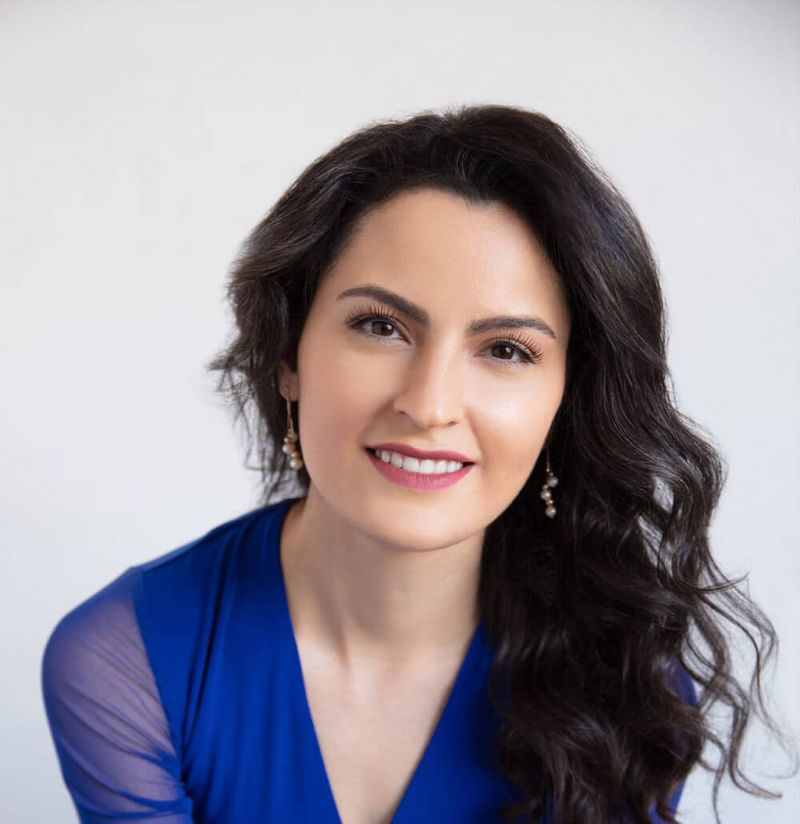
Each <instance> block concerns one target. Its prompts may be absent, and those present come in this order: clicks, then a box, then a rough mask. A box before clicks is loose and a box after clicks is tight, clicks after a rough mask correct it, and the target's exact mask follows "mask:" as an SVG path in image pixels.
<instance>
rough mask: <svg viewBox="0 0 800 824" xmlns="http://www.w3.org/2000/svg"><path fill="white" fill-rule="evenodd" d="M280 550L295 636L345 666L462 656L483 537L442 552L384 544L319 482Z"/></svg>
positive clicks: (474, 610) (474, 619)
mask: <svg viewBox="0 0 800 824" xmlns="http://www.w3.org/2000/svg"><path fill="white" fill-rule="evenodd" d="M280 544H281V548H280V554H281V565H282V569H283V575H284V582H285V585H286V592H287V597H288V599H289V606H290V612H291V617H292V626H293V629H294V633H295V636H296V637H297V638H298V639H299V638H301V637H302V638H304V639H307V640H310V641H311V642H312V643H314V644H316V643H320V644H323V645H325V646H326V647H327V648H328V649H330V650H333V651H334V652H335V653H336V655H337V657H339V658H340V660H341V662H342V665H343V666H344V667H346V668H350V667H355V666H358V665H359V663H360V662H370V663H371V664H373V665H374V664H378V665H380V666H382V665H386V666H393V665H403V664H404V663H410V662H420V661H424V660H436V659H440V658H441V656H442V655H455V656H458V655H460V654H461V653H462V652H463V650H464V648H465V645H466V644H468V643H469V640H470V639H471V637H472V635H473V633H474V631H475V628H476V626H477V623H478V581H479V576H480V561H481V549H482V546H483V533H480V534H477V535H474V536H470V537H469V538H468V539H466V540H464V541H461V542H459V543H457V544H453V545H451V546H445V547H439V548H435V549H425V550H420V549H410V548H408V547H401V546H397V545H393V544H388V543H384V542H381V541H380V540H378V539H376V538H375V537H374V536H370V535H366V534H365V533H364V532H361V531H359V529H358V526H357V525H353V524H352V523H349V522H347V521H345V520H344V519H343V518H342V516H341V514H340V513H338V512H337V511H336V510H334V509H332V508H331V507H330V505H329V504H328V503H327V502H326V501H325V500H324V499H322V498H321V497H320V496H319V494H318V493H317V492H316V490H315V489H314V486H313V484H312V485H311V487H310V489H309V494H308V496H307V497H306V498H305V499H303V500H301V501H298V502H297V503H295V504H293V505H292V506H291V508H290V509H289V512H288V513H287V515H286V520H285V522H284V525H283V530H282V532H281V541H280Z"/></svg>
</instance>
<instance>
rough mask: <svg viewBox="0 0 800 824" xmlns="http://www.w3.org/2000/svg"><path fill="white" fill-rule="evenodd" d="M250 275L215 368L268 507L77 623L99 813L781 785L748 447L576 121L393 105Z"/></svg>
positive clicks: (60, 737) (71, 618)
mask: <svg viewBox="0 0 800 824" xmlns="http://www.w3.org/2000/svg"><path fill="white" fill-rule="evenodd" d="M229 295H230V298H231V302H232V306H233V309H234V312H235V317H236V323H237V335H236V337H235V339H234V340H233V341H232V342H231V344H230V346H229V347H228V348H227V349H226V350H225V351H224V352H222V353H221V354H220V355H219V356H218V357H217V358H216V359H215V360H214V361H213V362H212V363H211V364H210V368H211V369H213V370H217V371H219V372H220V389H221V390H222V391H224V392H227V393H229V395H230V397H231V398H232V399H233V401H234V402H235V404H236V408H237V412H238V415H239V419H240V420H243V421H244V422H245V424H246V425H247V429H248V432H249V434H250V435H251V438H252V439H251V447H253V449H254V450H255V454H256V457H257V459H258V460H257V466H258V467H259V468H260V471H261V473H262V480H263V484H264V498H263V505H262V506H260V507H259V508H257V509H255V510H253V511H252V512H248V513H246V514H244V515H242V516H241V517H239V518H237V519H235V520H233V521H230V522H227V523H225V524H222V525H219V526H217V527H216V528H215V529H213V530H211V531H210V532H208V533H207V534H206V535H204V536H202V537H200V538H198V539H197V540H195V541H193V542H191V543H190V544H188V545H186V546H183V547H180V548H178V549H175V550H174V551H172V552H170V553H168V554H166V555H162V556H160V557H157V558H156V559H155V560H153V561H150V562H149V563H145V564H141V565H139V566H136V567H133V568H131V569H129V570H127V571H126V572H125V573H124V574H123V575H121V576H120V577H119V578H117V579H116V580H115V581H113V582H111V583H110V584H109V585H108V586H106V587H105V588H104V589H103V590H101V591H100V592H99V593H97V594H95V595H94V596H92V597H91V598H90V599H89V600H88V601H86V602H85V603H83V604H81V605H80V606H78V607H77V608H76V609H75V610H73V611H72V612H71V613H70V614H69V615H67V616H66V617H65V618H64V619H62V621H61V622H60V623H59V625H58V627H57V628H56V629H55V630H54V632H53V635H52V637H51V639H50V641H49V643H48V646H47V650H46V652H45V658H44V666H43V679H44V694H45V699H46V706H47V711H48V717H49V720H50V724H51V728H52V731H53V735H54V740H55V743H56V748H57V751H58V755H59V757H60V760H61V765H62V771H63V774H64V777H65V780H66V783H67V785H68V787H69V789H70V791H71V793H72V796H73V798H74V801H75V804H76V806H77V809H78V811H79V814H80V817H81V820H82V821H85V822H95V821H107V820H109V819H115V818H124V817H131V818H136V819H137V820H138V819H156V818H157V819H158V820H159V821H161V822H189V821H194V822H219V823H220V824H222V822H226V824H227V823H230V824H242V822H251V821H252V822H256V821H258V822H273V821H275V822H289V821H291V822H328V821H330V822H335V821H339V820H341V821H343V822H345V824H375V822H394V824H404V822H427V821H437V822H459V824H461V823H463V822H489V821H501V820H515V821H524V822H535V821H547V822H551V821H552V822H556V821H558V822H567V823H568V824H572V823H573V822H592V824H595V823H596V822H622V821H626V822H628V821H629V822H650V821H653V822H658V821H675V820H676V818H675V811H676V809H677V804H678V800H679V798H680V794H681V790H682V787H683V782H684V781H685V779H686V776H687V775H688V773H689V772H690V770H691V769H692V767H693V766H695V765H696V764H697V763H699V760H700V755H701V751H702V749H703V746H704V744H705V743H706V742H710V743H712V744H714V745H716V746H717V747H718V749H719V751H720V755H721V758H720V761H719V764H718V766H717V768H716V769H717V774H718V775H721V774H722V773H723V772H724V771H725V770H726V769H727V770H728V771H729V772H730V774H731V775H732V776H733V778H734V779H735V780H736V781H737V783H739V785H740V786H742V787H743V788H744V789H747V790H748V791H756V792H758V791H759V789H758V788H755V787H754V786H753V785H752V784H749V783H747V781H746V779H744V778H743V776H742V774H741V772H740V768H739V748H740V743H741V741H742V736H743V732H744V729H745V726H746V723H747V720H748V716H749V714H750V710H751V706H752V705H753V702H755V704H756V705H757V706H759V707H760V706H761V703H760V702H761V696H760V694H759V693H758V691H753V692H747V691H745V690H743V689H742V688H741V687H740V686H739V685H738V683H737V682H736V681H735V680H734V678H733V676H732V674H731V668H730V664H729V657H728V656H729V648H728V646H727V643H728V642H727V641H726V638H725V636H724V634H723V626H722V623H721V622H722V619H723V618H724V619H726V620H727V621H728V622H738V626H740V627H741V628H744V629H745V630H747V631H749V629H748V627H750V628H753V630H754V631H755V633H756V635H757V636H758V637H757V641H756V642H755V643H756V645H757V649H758V650H759V656H758V658H757V662H756V666H757V669H758V671H759V672H760V671H761V670H762V669H763V666H764V665H765V662H766V659H767V657H768V656H769V654H770V653H771V652H772V647H773V642H774V632H773V629H772V626H771V624H770V623H769V621H768V620H767V619H766V617H765V616H764V615H763V614H762V613H761V612H760V611H759V610H758V608H757V607H756V606H755V605H754V604H752V603H751V602H750V601H749V600H748V599H747V597H746V596H745V595H744V594H743V593H742V592H741V591H740V590H738V589H737V588H736V583H738V582H732V581H728V580H727V579H725V578H724V577H723V575H722V574H721V572H720V571H719V569H718V567H717V566H716V565H715V562H714V560H713V558H712V556H711V554H710V552H709V547H708V540H707V529H708V524H709V521H710V519H711V516H712V513H713V511H714V508H715V506H716V503H717V500H718V498H719V495H720V491H721V487H722V483H723V481H722V477H723V471H722V470H723V467H722V462H721V459H720V457H719V455H718V454H717V452H716V451H715V450H714V449H713V448H712V447H711V446H710V445H709V444H708V443H707V442H706V441H705V440H703V438H702V437H701V436H700V435H699V434H698V433H697V432H696V431H695V430H694V429H693V428H692V426H691V425H690V421H689V420H688V419H687V418H685V417H684V416H682V415H681V414H680V413H679V412H678V411H677V410H676V409H675V408H674V405H673V402H672V400H671V397H670V394H669V392H668V389H667V378H668V369H667V365H666V362H665V340H664V318H663V305H662V296H661V292H660V289H659V284H658V276H657V271H656V265H655V263H654V260H653V257H652V254H651V251H650V249H649V247H648V244H647V241H646V239H645V236H644V233H643V231H642V229H641V228H640V225H639V223H638V222H637V220H636V218H635V216H634V215H633V213H632V211H631V209H630V207H629V206H628V205H627V204H626V203H625V201H624V200H623V198H622V197H621V196H620V194H619V193H618V192H617V191H616V190H615V189H614V187H613V186H612V184H611V183H610V182H609V181H608V180H607V179H606V178H605V177H604V176H603V175H602V173H601V172H600V171H599V170H598V169H597V168H596V167H595V166H594V165H593V164H592V162H591V161H590V160H589V159H588V157H587V156H586V155H585V154H584V153H583V152H582V151H581V150H580V149H579V148H578V147H577V145H576V143H575V142H574V140H573V139H571V138H570V137H569V136H568V134H567V133H566V132H565V131H564V130H563V129H562V128H560V127H559V126H558V125H556V124H555V123H553V122H552V121H550V120H549V119H547V118H546V117H544V116H542V115H540V114H536V113H533V112H528V111H525V110H521V109H516V108H512V107H504V106H475V107H464V108H462V109H459V110H455V111H451V112H447V113H444V114H435V113H423V114H420V115H417V116H414V117H411V118H409V119H407V120H404V121H394V122H383V123H378V124H373V125H371V126H369V127H367V128H365V129H362V130H361V131H359V132H357V133H355V134H353V135H352V136H350V137H349V138H347V139H346V140H344V141H343V142H342V143H341V144H339V145H338V146H336V147H335V148H333V149H332V150H331V151H329V152H328V153H327V154H325V155H324V156H322V157H321V158H319V159H318V160H316V161H315V162H314V163H313V164H312V165H311V166H310V167H309V168H308V169H307V170H306V171H305V172H303V174H301V176H300V177H299V179H298V180H297V181H295V183H294V184H293V185H292V186H291V187H290V188H289V189H288V191H287V192H286V193H285V194H284V195H283V196H282V197H281V199H280V200H279V201H278V203H277V204H276V205H275V206H274V208H273V209H272V211H271V212H270V213H269V215H268V216H267V217H266V218H265V219H264V220H263V221H262V222H261V223H260V224H259V225H258V226H257V227H256V228H255V230H254V231H253V233H252V234H251V236H250V238H249V239H248V241H247V243H246V245H245V247H244V251H243V254H242V255H241V257H240V259H239V260H238V262H237V264H236V266H235V269H234V271H233V274H232V278H231V281H230V286H229ZM251 454H252V450H251ZM751 637H752V633H751ZM695 684H697V685H699V686H700V687H701V688H702V690H701V691H700V692H699V701H698V692H697V691H696V689H695ZM717 702H721V703H722V704H723V705H727V706H729V707H731V708H732V709H733V710H734V713H733V716H732V717H733V719H734V720H733V724H732V727H731V729H730V731H729V734H728V737H727V740H724V741H723V740H721V739H720V738H718V737H717V736H716V735H715V733H714V732H713V731H712V729H711V727H710V724H709V722H708V720H707V719H708V710H709V708H710V707H711V706H712V705H713V704H715V703H717ZM715 802H716V797H715Z"/></svg>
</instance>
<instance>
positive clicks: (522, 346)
mask: <svg viewBox="0 0 800 824" xmlns="http://www.w3.org/2000/svg"><path fill="white" fill-rule="evenodd" d="M368 320H371V321H376V320H380V321H384V322H385V323H389V324H391V325H392V326H398V327H399V326H402V322H401V321H400V318H398V317H397V315H395V314H393V313H392V312H390V311H386V310H385V309H381V308H379V307H377V306H370V307H368V308H366V309H356V310H355V311H354V312H351V313H350V314H349V315H348V316H347V318H346V321H345V322H346V323H347V325H348V326H350V327H352V328H354V329H357V330H358V331H360V332H361V334H362V335H367V336H368V337H373V338H383V337H387V336H385V335H373V334H371V333H369V332H364V331H362V330H360V329H358V327H360V326H361V325H362V324H363V323H365V322H366V321H368ZM387 339H388V338H387ZM488 346H489V347H492V346H510V347H511V348H512V349H513V350H514V351H515V352H517V353H518V354H519V356H520V357H521V358H522V360H521V361H513V360H508V359H506V358H494V360H497V361H498V362H500V363H502V364H503V365H504V366H509V367H511V368H516V367H520V366H525V365H526V364H529V363H533V364H536V363H539V361H541V359H542V350H541V349H540V348H539V347H538V346H536V344H534V343H533V342H532V341H530V340H528V339H526V338H524V337H518V336H517V335H514V334H509V335H507V336H506V337H504V338H497V339H496V340H492V341H489V343H488Z"/></svg>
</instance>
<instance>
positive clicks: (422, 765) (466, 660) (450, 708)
mask: <svg viewBox="0 0 800 824" xmlns="http://www.w3.org/2000/svg"><path fill="white" fill-rule="evenodd" d="M295 500H297V499H296V498H292V499H288V500H287V501H285V502H283V506H284V509H283V512H282V513H281V519H280V524H279V526H278V540H277V542H276V543H277V548H276V550H275V559H274V560H275V563H276V566H277V579H278V589H279V591H280V601H281V603H280V607H279V608H280V612H281V616H282V620H283V624H284V631H285V632H286V634H287V635H288V637H289V641H290V643H289V644H288V646H289V647H290V653H289V654H290V657H291V662H290V664H289V666H290V668H291V670H292V677H293V678H294V681H295V683H296V684H298V686H299V692H300V693H301V694H302V714H303V723H304V724H305V726H306V729H307V731H308V734H309V737H310V738H311V740H312V742H313V749H314V758H315V760H316V763H317V769H318V771H319V777H320V779H321V782H322V784H323V785H324V787H325V792H326V795H327V802H328V806H329V807H330V808H331V810H332V811H333V812H334V813H335V814H336V820H337V821H338V822H339V824H343V822H342V817H341V815H340V814H339V808H338V807H337V806H336V796H335V795H334V793H333V787H332V786H331V781H330V776H329V775H328V770H327V767H326V766H325V759H324V757H323V755H322V747H321V746H320V742H319V736H318V735H317V728H316V727H315V725H314V716H313V715H312V713H311V705H310V703H309V700H308V691H307V689H306V682H305V675H304V673H303V664H302V661H301V659H300V649H299V647H298V645H297V636H296V635H295V632H294V626H293V624H292V616H291V612H290V610H289V596H288V592H287V589H286V579H285V577H284V573H283V563H282V561H281V535H282V533H283V524H284V520H285V518H286V515H287V514H288V511H289V509H290V507H291V505H292V504H293V503H294V502H295ZM482 624H483V621H482V619H481V620H479V621H478V625H477V627H476V628H475V630H474V632H473V634H472V637H471V639H470V642H469V644H468V646H467V649H466V652H465V653H464V656H463V658H462V659H461V663H460V665H459V668H458V671H457V673H456V677H455V679H454V680H453V684H452V686H451V688H450V691H449V693H448V695H447V700H446V701H445V705H444V707H443V709H442V711H441V713H440V714H439V718H438V720H437V721H436V725H435V727H434V728H433V732H432V733H431V735H430V736H429V738H428V740H427V742H426V744H425V747H424V749H423V751H422V755H421V756H420V758H419V760H418V761H417V764H416V766H415V768H414V771H413V772H412V774H411V778H410V779H409V781H408V783H407V784H406V788H405V790H404V791H403V794H402V796H401V797H400V800H399V801H398V803H397V805H396V807H395V809H394V812H393V813H392V817H391V819H390V824H401V822H402V821H403V820H404V819H403V816H404V810H405V808H406V806H408V804H409V803H411V801H410V798H412V796H413V793H414V788H415V786H416V785H418V784H419V783H420V781H421V780H422V778H421V777H420V776H421V775H424V771H425V770H426V768H427V764H428V762H429V761H430V759H431V758H432V757H433V756H432V753H433V752H434V751H435V747H436V746H437V743H438V742H439V741H440V740H441V738H442V736H443V735H444V730H445V729H446V727H447V726H448V724H450V723H451V716H452V714H453V712H454V706H455V705H456V704H457V702H458V700H459V696H460V695H461V693H462V692H463V690H464V688H465V686H464V681H465V680H466V677H467V673H468V672H469V671H470V669H471V668H472V665H473V663H474V660H475V656H476V655H477V648H478V646H479V643H480V638H479V636H480V633H481V629H482ZM409 820H411V819H409Z"/></svg>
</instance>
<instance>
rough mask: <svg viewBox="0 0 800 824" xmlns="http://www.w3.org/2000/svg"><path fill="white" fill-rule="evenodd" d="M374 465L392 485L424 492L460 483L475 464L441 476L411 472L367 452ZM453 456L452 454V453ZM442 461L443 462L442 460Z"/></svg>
mask: <svg viewBox="0 0 800 824" xmlns="http://www.w3.org/2000/svg"><path fill="white" fill-rule="evenodd" d="M366 452H367V455H368V456H369V459H370V461H372V465H373V466H374V467H375V469H377V470H378V472H380V473H381V475H383V477H384V478H386V479H387V480H389V481H392V483H396V484H399V485H400V486H406V487H410V488H411V489H419V490H424V491H430V490H436V489H446V488H447V487H448V486H452V485H453V484H455V483H458V482H459V481H460V480H461V479H462V478H463V477H464V476H465V475H466V474H467V473H468V472H469V471H470V470H471V469H472V467H473V466H474V465H475V464H471V463H470V464H465V465H464V466H462V467H461V469H457V470H456V471H455V472H443V473H440V474H424V473H422V472H410V471H409V470H407V469H403V468H402V467H400V466H395V465H394V464H393V463H386V462H385V461H382V460H381V459H380V458H379V457H378V456H377V455H375V454H374V453H373V452H372V451H371V450H370V449H367V450H366ZM451 454H452V453H451ZM440 460H443V458H442V459H440ZM450 460H458V459H457V458H450Z"/></svg>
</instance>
